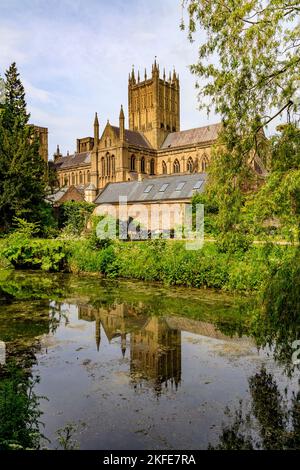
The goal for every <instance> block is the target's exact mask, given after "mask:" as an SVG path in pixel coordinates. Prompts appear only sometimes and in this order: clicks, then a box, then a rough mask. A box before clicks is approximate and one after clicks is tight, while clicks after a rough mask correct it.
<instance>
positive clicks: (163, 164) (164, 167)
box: [162, 161, 168, 175]
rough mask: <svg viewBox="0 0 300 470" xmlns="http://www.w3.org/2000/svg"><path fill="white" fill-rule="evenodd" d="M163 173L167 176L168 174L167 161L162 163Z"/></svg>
mask: <svg viewBox="0 0 300 470" xmlns="http://www.w3.org/2000/svg"><path fill="white" fill-rule="evenodd" d="M162 172H163V175H166V174H167V173H168V171H167V164H166V162H165V161H163V162H162Z"/></svg>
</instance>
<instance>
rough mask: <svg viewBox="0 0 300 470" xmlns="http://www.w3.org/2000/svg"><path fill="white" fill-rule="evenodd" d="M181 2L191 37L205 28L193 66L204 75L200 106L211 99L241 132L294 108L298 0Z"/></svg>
mask: <svg viewBox="0 0 300 470" xmlns="http://www.w3.org/2000/svg"><path fill="white" fill-rule="evenodd" d="M183 5H184V6H186V8H187V12H188V31H189V38H190V39H191V40H192V39H193V37H194V36H195V32H196V30H197V29H198V28H201V30H202V31H203V30H204V34H203V33H202V34H201V35H200V36H199V35H197V38H199V39H201V40H202V41H201V44H200V47H199V60H198V62H197V63H196V64H194V65H192V66H191V70H192V72H193V73H194V74H196V75H198V76H199V77H200V78H201V79H204V80H205V82H204V85H203V86H202V88H201V89H200V99H201V97H204V100H203V101H202V102H201V106H202V107H206V108H207V109H211V106H212V105H214V106H215V109H216V111H217V112H218V113H219V114H220V115H221V116H222V117H223V118H224V120H225V123H226V125H228V126H230V127H232V129H234V130H235V132H237V133H236V136H239V138H241V137H243V136H245V137H246V138H248V137H249V135H251V134H253V132H258V130H259V129H261V128H262V127H264V126H265V125H266V124H268V123H269V122H270V121H271V120H272V119H273V118H274V116H276V115H278V113H281V112H283V111H284V110H288V111H289V113H291V112H297V110H298V108H299V105H300V102H299V99H298V96H297V92H298V87H299V82H298V79H299V72H300V58H299V51H300V44H299V32H300V26H299V23H297V21H296V19H297V16H298V14H299V3H298V1H294V0H291V1H289V2H286V1H285V0H267V1H265V2H262V1H261V0H239V1H232V0H225V1H223V2H216V1H215V0H183ZM184 27H185V24H184V21H183V23H182V28H184ZM212 59H214V60H212ZM202 83H203V82H202ZM206 97H209V103H207V101H206V100H205V98H206ZM270 110H273V115H271V116H270ZM257 116H259V119H258V118H257Z"/></svg>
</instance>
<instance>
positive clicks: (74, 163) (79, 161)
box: [54, 152, 91, 170]
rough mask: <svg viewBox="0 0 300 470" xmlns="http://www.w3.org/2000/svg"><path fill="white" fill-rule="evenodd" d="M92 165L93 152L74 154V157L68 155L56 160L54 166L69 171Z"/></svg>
mask: <svg viewBox="0 0 300 470" xmlns="http://www.w3.org/2000/svg"><path fill="white" fill-rule="evenodd" d="M90 163H91V152H81V153H74V155H67V156H65V157H59V158H58V159H57V160H55V162H54V164H55V166H56V167H59V169H60V170H61V169H68V168H73V167H78V166H84V165H90Z"/></svg>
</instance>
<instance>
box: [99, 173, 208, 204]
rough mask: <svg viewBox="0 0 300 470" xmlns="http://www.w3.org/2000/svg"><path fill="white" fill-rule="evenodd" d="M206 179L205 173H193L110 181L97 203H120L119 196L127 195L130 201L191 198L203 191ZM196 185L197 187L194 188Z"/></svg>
mask: <svg viewBox="0 0 300 470" xmlns="http://www.w3.org/2000/svg"><path fill="white" fill-rule="evenodd" d="M205 180H206V174H205V173H193V174H178V175H170V176H163V177H157V178H145V179H144V180H143V181H125V182H120V183H109V184H108V185H107V186H106V187H105V188H104V189H103V190H102V192H101V193H100V194H99V195H98V197H97V198H96V200H95V204H114V203H118V202H119V196H126V197H127V201H128V202H143V201H146V202H151V201H152V202H158V201H168V200H174V199H175V200H177V199H190V198H191V197H192V196H193V194H194V193H195V192H202V191H203V189H204V184H205ZM183 183H184V184H183ZM195 186H197V189H194V187H195ZM179 188H180V189H179ZM163 189H164V191H163Z"/></svg>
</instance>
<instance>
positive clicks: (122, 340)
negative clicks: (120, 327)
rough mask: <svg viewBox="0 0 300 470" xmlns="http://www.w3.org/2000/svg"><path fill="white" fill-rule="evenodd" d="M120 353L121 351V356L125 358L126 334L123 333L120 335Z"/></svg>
mask: <svg viewBox="0 0 300 470" xmlns="http://www.w3.org/2000/svg"><path fill="white" fill-rule="evenodd" d="M121 351H122V356H123V357H125V353H126V334H125V333H122V334H121Z"/></svg>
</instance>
